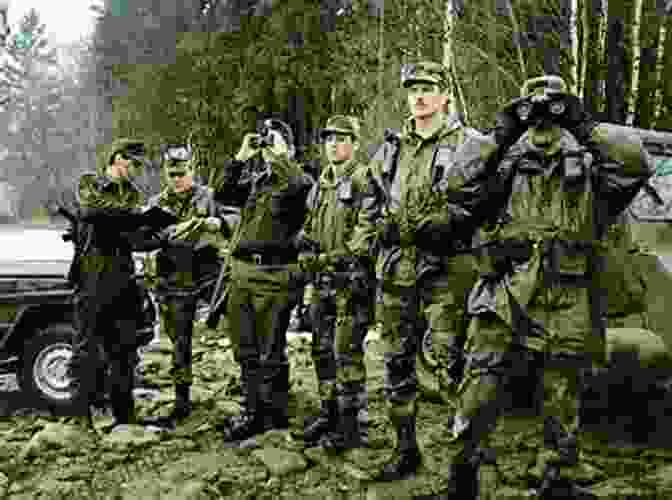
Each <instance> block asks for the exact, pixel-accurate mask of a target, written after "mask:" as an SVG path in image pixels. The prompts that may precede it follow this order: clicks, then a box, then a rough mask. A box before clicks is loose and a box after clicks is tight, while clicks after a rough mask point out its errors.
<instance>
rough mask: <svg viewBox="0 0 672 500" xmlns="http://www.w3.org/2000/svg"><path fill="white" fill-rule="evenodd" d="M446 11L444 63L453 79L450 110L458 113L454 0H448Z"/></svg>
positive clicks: (450, 89)
mask: <svg viewBox="0 0 672 500" xmlns="http://www.w3.org/2000/svg"><path fill="white" fill-rule="evenodd" d="M445 7H446V13H445V20H444V38H443V65H444V66H445V67H446V69H447V70H448V72H449V75H450V80H451V81H452V82H451V83H452V84H450V85H449V86H448V96H449V101H448V110H447V111H448V112H449V113H457V109H458V108H457V102H456V97H457V93H456V92H455V90H456V86H457V84H458V82H457V80H456V79H455V78H452V76H454V74H455V73H454V71H453V70H454V68H455V59H454V58H455V54H454V53H453V28H454V26H455V23H456V21H457V16H456V15H455V6H454V5H453V0H446V6H445Z"/></svg>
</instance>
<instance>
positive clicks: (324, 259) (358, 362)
mask: <svg viewBox="0 0 672 500" xmlns="http://www.w3.org/2000/svg"><path fill="white" fill-rule="evenodd" d="M359 131H360V124H359V120H357V119H356V118H354V117H350V116H341V115H336V116H333V117H331V118H330V119H329V120H328V121H327V126H326V127H325V128H324V129H323V130H322V131H321V138H322V139H323V141H324V143H325V153H326V157H327V160H328V162H329V164H328V165H327V167H326V168H325V169H324V170H323V172H322V174H321V175H320V178H319V182H317V183H316V184H314V185H313V188H312V189H311V191H310V193H309V195H308V211H309V212H308V214H309V215H308V217H307V219H306V223H305V224H304V234H305V237H306V238H307V239H308V240H310V241H313V242H315V244H316V246H317V248H316V250H317V252H316V253H314V254H301V255H300V256H299V258H300V260H301V262H302V265H304V266H306V267H305V268H306V270H308V271H311V272H314V273H315V276H316V278H315V280H314V281H313V283H312V286H307V287H306V293H305V296H304V302H305V303H306V304H308V305H309V310H310V316H311V323H312V331H313V345H312V356H313V362H314V363H315V371H316V373H317V380H318V392H319V396H320V401H321V409H320V413H319V415H318V416H317V418H315V419H314V420H313V421H312V422H311V423H309V424H308V425H306V427H305V429H304V435H303V438H304V440H305V441H306V444H308V445H315V444H317V443H318V441H319V442H320V443H321V444H322V445H323V446H325V447H326V448H328V449H331V450H333V451H336V450H340V449H343V448H352V447H357V446H359V445H360V437H361V436H360V434H361V433H360V426H359V420H358V419H359V418H362V419H364V418H365V415H366V408H365V401H366V392H365V391H366V386H365V382H366V369H365V366H364V347H363V344H364V338H365V336H366V332H367V327H368V323H369V314H370V311H369V309H370V302H371V300H370V293H369V287H368V286H367V284H366V282H365V283H363V285H364V286H359V284H358V283H356V282H353V281H352V279H353V277H355V274H353V273H354V272H355V269H353V265H357V264H358V263H356V262H354V261H353V258H352V256H351V254H350V251H349V249H348V247H347V243H348V241H349V239H350V236H351V234H352V230H353V229H354V226H355V223H356V221H357V211H358V208H359V205H360V203H361V198H362V194H363V192H364V191H365V189H366V177H365V175H364V170H363V168H362V166H361V164H359V163H358V161H357V159H356V158H355V155H356V153H357V150H358V149H359V138H360V132H359ZM364 269H365V270H366V266H364ZM362 278H365V280H366V278H367V276H366V272H365V274H364V275H363V276H362ZM366 281H368V280H366ZM339 414H340V418H339ZM360 415H361V416H360ZM339 421H340V423H339ZM361 428H362V431H363V430H364V425H362V427H361ZM328 432H329V435H327V433H328ZM321 438H322V439H321Z"/></svg>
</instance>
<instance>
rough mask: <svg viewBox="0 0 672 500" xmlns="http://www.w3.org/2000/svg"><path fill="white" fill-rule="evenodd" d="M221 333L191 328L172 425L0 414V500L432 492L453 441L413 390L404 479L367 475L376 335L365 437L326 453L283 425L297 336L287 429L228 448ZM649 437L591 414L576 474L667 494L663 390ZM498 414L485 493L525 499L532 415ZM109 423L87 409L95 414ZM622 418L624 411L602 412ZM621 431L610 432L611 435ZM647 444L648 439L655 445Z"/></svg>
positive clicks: (379, 407)
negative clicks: (98, 435) (414, 440)
mask: <svg viewBox="0 0 672 500" xmlns="http://www.w3.org/2000/svg"><path fill="white" fill-rule="evenodd" d="M227 346H228V340H227V339H225V338H224V337H223V336H222V334H221V333H216V332H212V331H208V330H204V329H202V328H197V335H196V337H195V339H194V362H195V365H194V366H195V370H194V372H195V384H194V389H193V395H194V401H195V411H194V413H193V415H192V416H191V417H190V418H189V419H188V420H187V421H186V422H185V424H184V425H183V426H182V427H180V428H179V429H178V430H177V431H175V432H172V433H157V432H149V431H148V430H147V429H143V428H141V427H130V428H129V429H127V430H126V431H122V432H115V433H113V434H111V435H108V436H106V437H104V438H102V440H101V441H95V440H92V439H91V438H90V437H88V436H86V435H84V434H82V433H81V432H79V431H77V430H76V429H73V428H72V427H70V426H68V425H65V424H63V423H61V422H60V421H59V420H57V419H54V418H51V417H49V416H48V415H46V414H44V413H42V414H40V413H39V412H25V411H24V412H23V413H24V414H25V413H27V415H24V416H18V415H16V416H12V417H9V418H5V419H3V420H0V499H3V498H11V499H16V500H18V499H22V500H29V499H30V500H36V499H61V498H62V499H66V498H67V499H68V500H78V499H87V500H94V499H115V500H120V499H123V500H126V499H128V500H131V499H134V500H135V499H161V500H172V499H175V500H178V499H179V500H183V499H220V498H230V499H241V500H242V499H269V500H270V499H321V500H332V499H333V500H335V499H367V500H375V499H379V498H385V499H386V500H396V499H410V498H413V496H414V495H421V494H425V495H426V494H430V493H432V492H438V491H439V490H440V489H441V488H442V487H443V486H444V485H445V479H446V478H445V472H446V470H447V466H448V464H449V462H450V459H451V456H452V454H453V453H454V450H453V449H452V448H451V446H450V444H448V443H447V440H446V438H447V433H446V427H445V424H446V421H447V419H448V417H449V415H450V409H449V407H447V406H444V405H439V404H435V403H430V402H426V401H423V402H422V403H421V406H420V413H419V420H418V437H419V441H420V446H421V448H422V452H423V455H424V463H423V466H422V468H421V470H420V471H419V472H418V474H416V476H415V477H414V478H412V479H409V480H406V481H401V482H397V483H393V484H381V483H376V482H375V481H373V480H372V478H373V476H374V475H375V473H376V472H377V471H378V470H379V469H380V467H381V465H382V464H383V463H384V462H385V461H386V460H387V459H388V457H389V456H390V455H391V453H392V451H393V447H394V434H393V431H392V429H391V427H390V426H389V425H388V423H387V420H386V417H385V413H384V401H383V392H382V383H383V363H382V353H381V350H380V346H379V343H378V342H377V341H376V340H372V341H371V342H369V344H368V350H367V367H368V374H369V413H370V421H371V423H370V436H371V447H370V448H368V449H362V450H356V451H351V452H348V453H346V454H344V455H343V456H340V457H329V456H327V455H326V454H325V453H324V452H323V451H322V450H321V449H319V448H313V449H304V448H303V446H302V443H301V441H298V440H296V439H294V438H293V437H292V433H291V431H292V430H294V431H296V430H298V429H300V428H301V427H302V425H303V419H304V417H305V416H307V415H309V414H311V413H314V412H315V411H316V410H317V404H318V402H317V398H316V380H315V375H314V370H313V367H312V362H311V359H310V344H309V339H308V338H307V336H294V337H292V339H291V340H290V347H289V354H290V360H291V372H292V374H291V378H292V390H291V402H290V406H291V414H292V420H291V427H292V428H291V429H290V431H270V432H268V433H266V434H264V435H262V436H260V437H258V438H256V439H252V440H249V441H247V442H245V443H243V446H241V447H240V448H232V447H230V446H227V445H226V444H225V443H223V442H222V440H221V437H220V435H219V434H218V432H217V431H216V430H214V425H215V424H216V423H217V422H219V421H220V420H221V419H223V418H224V417H225V416H226V415H230V414H233V413H235V412H236V411H237V410H238V404H237V394H236V393H235V388H236V386H237V384H236V378H237V366H236V365H235V363H234V362H233V360H232V356H231V353H230V351H229V350H228V349H227ZM169 349H170V345H169V344H163V343H162V344H161V350H159V351H156V352H148V353H146V354H145V369H146V376H147V378H148V379H150V380H152V381H155V382H157V383H158V384H160V386H161V389H160V391H156V392H154V393H152V392H149V393H146V394H144V395H143V394H141V393H140V392H138V394H137V396H136V397H137V401H138V403H137V408H138V413H139V415H140V416H145V415H150V414H157V413H168V412H169V410H170V406H171V404H172V398H173V394H172V388H171V386H170V381H169V376H168V373H169V372H168V370H169V369H170V350H169ZM659 403H660V404H659V406H658V410H657V411H658V412H659V414H658V415H657V416H656V418H654V419H653V420H650V421H648V423H647V425H651V426H652V428H651V437H652V438H653V436H654V431H656V429H654V427H653V426H657V427H658V430H657V431H656V434H655V435H656V436H658V438H656V440H655V441H654V442H653V443H651V442H650V443H645V444H642V445H634V444H631V443H628V442H627V439H624V438H623V434H622V433H621V435H619V433H618V432H617V431H613V430H610V428H608V426H607V425H606V423H605V422H606V420H604V421H599V422H596V423H594V425H593V430H595V431H597V430H602V431H608V432H606V433H605V432H603V433H601V434H600V433H598V432H593V433H587V434H585V436H584V440H583V450H584V451H583V458H584V461H583V462H584V464H585V465H584V466H583V467H582V468H581V470H580V471H577V474H578V475H579V476H580V477H582V478H583V481H584V482H585V484H587V485H589V486H590V488H591V490H592V491H593V492H594V493H596V494H597V495H598V496H599V498H604V499H654V498H655V499H664V498H672V450H670V449H667V448H665V447H664V446H669V444H666V443H665V442H664V440H663V439H661V438H660V436H665V435H666V434H670V433H669V432H666V430H667V428H669V427H668V425H669V424H666V422H667V423H669V421H670V420H669V415H668V413H669V414H672V409H668V406H670V407H672V405H668V401H667V400H666V399H665V398H662V399H661V401H659ZM519 413H520V414H519V415H510V416H508V417H506V418H504V419H502V421H501V423H500V426H499V428H498V430H497V432H496V434H495V441H494V445H495V448H496V450H497V452H498V461H499V478H498V486H497V489H496V491H495V492H493V496H492V498H496V499H514V498H515V499H518V498H529V496H528V495H527V493H526V492H527V490H528V488H529V486H530V484H533V481H534V478H535V474H536V475H538V474H539V472H540V466H539V464H536V463H535V453H534V450H535V448H536V447H537V446H538V445H539V444H540V436H539V435H538V433H535V432H534V431H535V429H537V427H535V426H534V425H533V422H534V421H535V420H534V418H533V417H532V416H529V415H525V412H519ZM110 422H111V418H110V417H106V416H100V417H97V418H96V425H97V426H103V425H105V424H109V423H110ZM611 422H612V424H613V425H612V427H614V428H617V427H619V426H620V427H621V428H623V427H625V426H627V424H628V423H630V424H632V421H629V420H628V418H627V416H626V417H620V418H616V417H614V418H613V419H611ZM619 440H620V442H619ZM656 446H658V447H656Z"/></svg>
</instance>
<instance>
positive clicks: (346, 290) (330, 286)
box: [305, 273, 372, 418]
mask: <svg viewBox="0 0 672 500" xmlns="http://www.w3.org/2000/svg"><path fill="white" fill-rule="evenodd" d="M332 278H333V275H332V274H331V273H320V278H318V279H317V280H316V281H315V282H314V283H312V285H311V288H312V289H313V290H310V289H309V290H308V291H307V293H306V296H305V302H307V303H308V305H309V307H310V310H311V316H312V318H311V320H312V324H313V339H312V340H313V342H312V358H313V363H314V364H315V372H316V375H317V380H318V392H319V396H320V399H322V400H323V401H324V400H329V399H335V398H336V397H337V396H338V397H340V398H341V399H343V398H346V397H347V399H348V402H347V404H349V405H356V407H357V408H360V411H362V412H365V408H366V406H367V402H366V389H365V384H366V367H365V364H364V340H365V338H366V334H367V330H368V326H369V322H370V321H369V315H370V308H371V307H372V304H371V300H370V299H369V297H367V296H360V295H359V294H357V293H353V290H352V288H351V287H350V286H347V284H346V283H340V284H339V283H337V281H334V280H333V279H332ZM337 285H343V286H337ZM362 418H364V416H362Z"/></svg>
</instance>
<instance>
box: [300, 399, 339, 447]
mask: <svg viewBox="0 0 672 500" xmlns="http://www.w3.org/2000/svg"><path fill="white" fill-rule="evenodd" d="M337 425H338V403H337V402H336V398H331V399H323V400H322V401H321V402H320V413H319V414H318V415H317V417H315V418H314V419H313V420H312V421H311V422H310V423H308V424H306V425H305V427H304V429H303V440H304V442H305V444H306V446H307V447H311V446H316V445H317V444H318V441H319V440H320V438H321V437H322V436H324V435H325V434H326V433H327V432H329V431H330V430H334V429H335V428H336V426H337Z"/></svg>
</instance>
